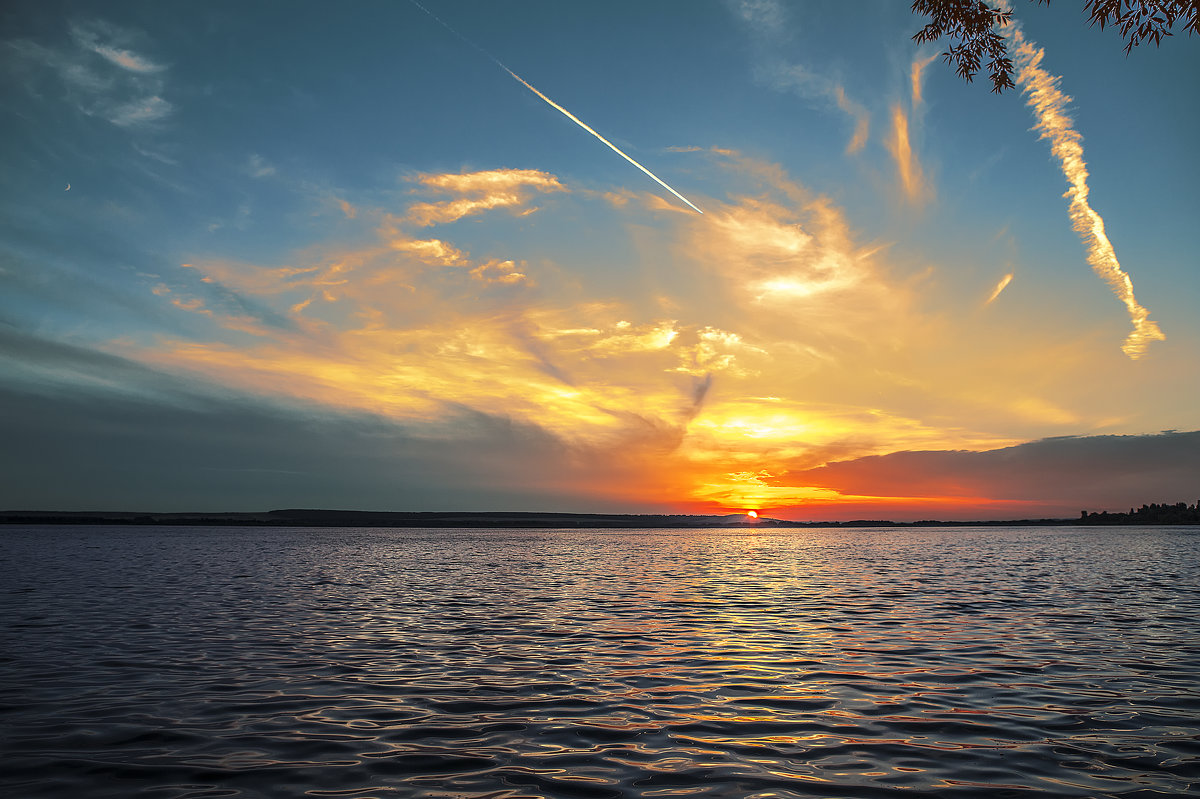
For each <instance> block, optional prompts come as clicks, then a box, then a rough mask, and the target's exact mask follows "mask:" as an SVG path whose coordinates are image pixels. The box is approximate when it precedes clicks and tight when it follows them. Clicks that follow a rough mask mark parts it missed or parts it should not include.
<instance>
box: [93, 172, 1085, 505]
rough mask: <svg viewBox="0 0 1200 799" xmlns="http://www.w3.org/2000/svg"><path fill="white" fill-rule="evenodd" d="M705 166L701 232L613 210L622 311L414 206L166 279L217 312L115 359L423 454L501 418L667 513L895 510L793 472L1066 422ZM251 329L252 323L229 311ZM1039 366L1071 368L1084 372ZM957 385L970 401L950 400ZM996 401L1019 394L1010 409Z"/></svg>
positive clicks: (775, 179) (544, 265)
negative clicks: (440, 231)
mask: <svg viewBox="0 0 1200 799" xmlns="http://www.w3.org/2000/svg"><path fill="white" fill-rule="evenodd" d="M719 163H720V164H722V165H723V167H722V168H725V169H727V170H728V171H729V173H730V174H731V175H732V176H733V177H734V178H736V179H737V180H740V181H742V182H743V183H744V184H745V185H746V187H747V188H746V193H744V194H742V195H740V196H736V197H733V198H731V199H729V200H728V201H726V202H724V203H722V202H719V201H715V200H714V201H713V202H711V203H707V202H706V208H707V209H708V213H707V214H706V215H705V216H703V217H701V216H699V215H696V214H690V213H686V212H684V213H680V211H679V208H678V207H676V206H673V207H669V208H664V209H663V211H662V212H661V213H659V212H655V211H653V210H648V207H646V206H642V207H634V205H633V204H632V203H631V204H629V206H627V207H622V206H615V207H612V213H617V214H622V213H623V214H627V216H628V219H629V220H630V222H629V224H630V228H629V229H630V231H631V232H632V231H644V229H645V226H646V225H647V218H648V215H649V214H656V213H657V216H653V217H652V221H653V223H654V224H655V225H657V227H656V228H655V235H654V236H653V237H651V238H649V239H644V240H643V241H644V243H645V245H646V249H645V250H644V251H643V252H641V253H640V254H639V256H638V257H640V258H642V259H643V261H642V262H640V263H638V264H635V265H634V266H636V269H634V270H631V271H632V272H634V273H635V274H640V275H646V274H648V273H651V272H653V271H654V270H658V271H659V275H660V279H659V280H658V281H657V282H656V285H655V286H654V288H653V291H650V292H646V293H645V295H644V296H641V295H637V294H636V293H635V292H623V293H622V295H623V298H622V297H618V296H614V295H613V292H612V290H611V286H612V283H611V279H610V277H609V276H608V275H607V274H604V273H603V270H597V269H590V268H580V269H577V270H575V271H574V272H571V273H568V272H567V268H568V267H569V266H570V264H569V263H566V264H563V263H556V262H555V259H554V258H551V257H550V256H549V255H546V254H540V255H539V256H538V257H536V258H535V257H529V258H525V257H523V256H524V253H521V252H506V251H505V250H506V248H507V245H503V244H501V243H499V241H489V240H487V239H486V238H481V237H479V236H476V237H475V238H473V239H472V246H471V249H472V250H474V251H476V252H474V253H473V252H471V251H468V250H467V249H466V248H465V247H464V246H462V245H461V244H460V242H459V240H458V239H457V235H456V232H451V233H447V234H446V235H444V236H441V237H439V238H431V237H416V236H414V235H413V234H412V232H411V230H412V229H413V228H414V227H420V225H421V220H422V219H423V218H424V217H421V216H420V215H419V214H418V215H416V216H414V212H413V208H421V207H423V204H424V206H425V207H427V206H429V205H430V201H429V199H428V197H427V196H426V195H423V194H420V193H418V195H417V196H416V197H415V198H414V199H413V202H412V204H411V205H410V206H409V207H407V208H401V209H396V210H395V211H394V213H391V214H388V213H383V212H382V211H381V210H380V211H373V212H371V213H364V214H360V217H363V218H369V219H382V220H383V222H382V223H381V224H380V225H379V226H378V227H377V228H376V229H375V230H374V231H373V233H374V236H375V238H374V240H369V241H366V242H363V241H361V239H360V240H359V241H358V242H357V243H356V244H355V245H354V246H338V245H336V244H333V243H331V244H327V245H322V246H319V247H313V248H310V249H308V250H304V251H299V252H296V253H291V254H289V256H288V257H287V259H286V260H287V263H286V264H284V265H279V264H264V265H256V264H248V263H239V262H231V261H221V260H215V261H212V262H202V261H194V262H193V263H192V264H191V265H190V268H189V270H187V271H189V272H191V273H193V274H196V275H197V276H198V277H199V278H200V283H201V284H202V286H203V285H205V281H207V284H206V285H207V286H208V288H209V289H211V291H212V292H213V294H212V296H213V297H214V298H215V297H218V296H224V295H220V292H226V293H231V294H232V295H235V297H236V298H238V299H237V301H236V302H235V301H233V300H230V301H228V302H226V303H225V305H227V306H228V307H219V306H221V303H218V302H217V301H216V300H215V299H214V301H213V303H211V305H212V308H214V309H217V312H216V313H214V314H213V315H212V316H211V317H210V318H211V320H212V325H213V329H212V333H211V336H210V338H209V340H191V341H183V340H163V341H159V342H155V343H142V344H134V343H130V342H123V343H121V344H119V345H114V347H115V348H116V349H118V350H119V351H120V352H121V353H123V354H126V355H131V356H134V357H136V358H137V359H139V360H141V361H143V362H147V363H152V364H154V365H156V366H159V367H161V368H163V369H168V370H173V371H187V372H193V373H199V374H202V375H204V376H205V377H207V378H208V379H210V380H212V381H214V382H218V383H220V384H221V385H225V386H230V387H236V388H239V389H241V390H244V391H248V392H252V393H256V394H263V395H268V396H273V397H281V398H283V399H285V400H288V401H301V402H305V403H310V404H314V405H316V406H319V407H327V408H331V409H337V410H341V411H351V412H356V413H360V412H367V413H371V414H377V415H379V416H382V417H385V418H387V419H390V420H392V421H393V422H395V423H397V424H400V425H404V426H407V427H411V428H414V429H419V430H421V431H422V435H424V436H426V437H431V438H435V439H436V438H438V437H442V438H445V439H447V440H449V439H453V438H454V437H455V436H456V435H457V431H458V430H459V428H460V427H461V419H462V418H463V417H464V414H466V415H472V414H473V415H476V416H478V417H487V418H494V419H503V420H507V421H506V423H510V424H513V425H518V426H520V427H521V428H522V429H529V430H539V431H541V432H542V433H544V434H545V436H546V437H547V439H548V440H551V441H554V442H556V443H557V445H558V446H559V447H561V457H562V459H563V470H562V474H563V477H562V479H563V480H564V481H567V482H570V481H577V483H576V484H572V485H573V487H572V488H571V490H573V491H577V492H582V493H585V494H586V493H591V494H594V495H597V496H600V495H603V496H607V497H611V498H614V501H615V500H619V499H620V498H622V497H625V498H627V499H629V500H630V501H634V500H636V501H641V502H651V501H660V502H661V501H664V498H670V501H673V502H677V503H679V506H680V507H689V508H707V509H714V508H719V507H729V508H747V507H757V508H760V509H761V508H776V509H778V508H780V507H785V506H789V505H792V506H797V507H799V506H803V507H804V508H810V507H824V506H829V507H839V503H841V505H840V506H844V507H852V506H853V507H876V505H877V504H878V503H881V502H884V501H885V500H886V501H887V502H892V503H893V504H894V503H896V502H901V501H903V498H900V499H896V498H887V497H882V498H881V497H879V496H872V495H871V492H869V491H866V490H864V489H863V488H862V487H859V486H855V487H854V489H853V490H850V489H849V488H845V487H843V486H840V485H832V484H821V483H820V482H818V481H815V480H814V479H813V477H812V470H813V469H816V468H819V467H821V466H823V465H825V464H828V463H832V462H837V461H843V460H846V459H855V458H862V457H866V456H871V455H882V454H886V453H890V452H894V451H896V450H903V449H947V448H948V449H980V448H994V447H997V446H1004V445H1008V444H1012V443H1016V442H1015V441H1014V439H1013V438H1011V437H1010V436H1009V435H1007V434H1000V433H997V432H996V427H995V426H989V425H984V426H982V428H981V427H978V426H975V425H974V422H975V420H978V419H980V418H985V419H991V418H997V419H1004V420H1018V421H1021V423H1022V424H1028V425H1030V426H1031V428H1036V429H1039V430H1041V429H1048V430H1051V431H1053V430H1055V429H1057V428H1055V427H1054V426H1055V425H1066V424H1072V425H1078V424H1086V423H1088V419H1087V418H1085V417H1083V416H1081V415H1080V414H1079V413H1078V412H1076V411H1075V410H1074V409H1073V408H1071V407H1070V406H1069V404H1066V403H1062V402H1059V401H1057V400H1056V401H1054V402H1051V401H1049V400H1047V399H1046V396H1045V395H1043V394H1040V393H1039V392H1038V390H1037V388H1036V386H1035V384H1034V382H1033V381H1032V380H1030V379H1029V375H1030V374H1032V373H1033V371H1037V372H1038V373H1039V374H1041V372H1040V371H1039V370H1037V369H1036V364H1029V363H1025V362H1023V361H1022V360H1021V359H1020V358H1019V357H1017V355H1016V354H1013V356H1012V357H1011V358H1010V359H1008V360H1003V359H999V358H997V357H991V358H989V359H986V360H981V358H980V354H979V350H978V347H976V346H973V345H974V342H973V341H972V340H971V339H970V337H969V336H964V335H961V333H957V334H956V332H955V331H948V329H947V327H946V326H947V325H949V324H951V322H952V321H953V320H949V319H947V318H944V316H943V315H939V314H938V313H936V312H931V311H930V308H929V307H928V305H927V304H926V303H927V297H926V294H927V292H926V289H925V287H924V285H923V284H921V283H920V282H919V280H922V279H927V278H914V277H905V276H904V275H902V274H900V273H899V272H897V271H895V270H894V268H893V267H891V266H890V265H889V264H888V263H887V262H886V261H885V260H884V257H885V255H886V252H887V248H886V246H885V245H884V244H881V243H878V242H867V243H859V242H858V241H856V238H855V236H854V234H853V233H852V232H851V229H850V225H849V224H848V222H847V220H846V218H845V215H844V214H843V212H842V211H841V209H840V208H838V207H837V206H836V205H835V204H834V203H832V202H831V201H830V200H829V199H828V198H824V197H821V196H816V195H813V194H812V193H811V192H809V191H807V190H806V189H805V188H804V187H802V186H800V185H799V184H797V183H796V182H795V181H794V180H792V179H791V178H789V177H788V176H787V174H786V173H784V172H783V170H781V169H780V168H779V167H778V166H776V165H773V164H766V163H761V162H755V161H753V160H751V159H746V158H743V157H742V156H740V155H738V154H736V153H725V154H721V160H720V161H719ZM414 182H415V183H416V184H417V186H418V187H419V188H418V191H419V192H421V191H425V190H426V189H427V190H428V191H432V192H461V193H469V194H472V195H473V196H474V197H476V198H482V197H486V196H494V194H489V192H491V193H494V192H496V191H509V190H513V187H514V186H517V187H524V188H517V189H515V191H517V192H518V193H521V192H525V194H522V195H521V196H522V197H523V199H521V200H520V201H519V202H520V203H524V202H527V201H528V200H529V199H530V198H531V197H532V196H534V195H533V193H532V192H536V191H538V189H536V188H529V187H530V186H541V187H550V188H552V187H554V186H557V185H560V184H558V181H557V179H556V178H554V177H553V176H549V175H545V174H544V173H530V172H528V171H524V172H523V171H492V172H485V173H464V174H457V175H446V176H435V175H422V176H421V177H420V178H419V179H417V180H415V181H414ZM455 199H464V198H463V197H456V198H455ZM585 199H586V198H585ZM452 201H453V200H452ZM581 201H582V200H581ZM492 207H493V208H497V209H499V208H508V209H509V210H512V209H513V208H519V207H523V206H521V205H520V204H519V203H518V204H517V205H505V204H503V203H501V204H496V205H493V206H492ZM482 212H483V211H482V210H481V211H480V213H482ZM451 216H453V214H452V213H449V212H447V215H446V218H449V217H451ZM503 219H504V217H500V220H499V221H500V222H502V221H503ZM499 227H503V225H499ZM370 232H371V231H367V233H368V234H369V233H370ZM631 234H632V233H631ZM639 235H640V233H639ZM656 248H657V249H656ZM583 255H584V256H590V255H591V253H583ZM558 257H559V258H564V259H565V258H569V257H571V253H570V252H563V253H559V255H558ZM606 287H608V288H606ZM206 296H208V295H206ZM165 299H167V300H168V301H171V300H176V301H178V302H180V303H181V304H180V307H187V303H188V301H187V300H179V297H178V296H175V295H172V296H170V297H166V298H165ZM208 307H209V306H208V305H204V304H203V303H201V304H197V305H195V306H194V307H192V308H191V310H193V312H198V311H199V309H201V308H204V309H206V310H207V309H208ZM256 307H262V308H264V309H265V311H266V312H267V313H269V314H270V315H271V318H272V319H274V320H275V321H272V322H271V323H269V324H268V322H267V321H266V317H265V316H264V318H263V319H258V318H256V317H254V315H253V314H252V313H251V312H249V311H248V310H246V309H250V308H256ZM976 316H979V315H976ZM991 316H998V314H992V315H991ZM1061 360H1062V361H1063V362H1065V363H1076V362H1077V363H1079V364H1080V366H1079V368H1081V369H1086V368H1088V362H1087V360H1086V358H1077V357H1071V358H1065V357H1064V358H1062V359H1061ZM971 370H975V372H977V373H978V374H979V375H980V378H979V380H974V379H973V378H972V379H969V380H964V381H961V382H963V383H965V384H966V387H963V386H959V385H958V382H959V381H957V376H958V375H963V374H968V373H970V374H974V373H975V372H972V371H971ZM1022 370H1025V371H1022ZM993 373H994V374H993ZM946 374H952V375H955V376H956V379H955V381H953V382H952V383H951V384H950V385H947V384H946V383H945V380H944V376H945V375H946ZM901 375H903V376H901ZM1064 379H1069V375H1067V376H1065V377H1064ZM1012 385H1026V386H1029V387H1030V388H1028V389H1027V390H1026V391H1025V392H1024V393H1023V394H1019V395H1018V394H1017V393H1014V392H1013V391H1012V390H1011V386H1012ZM1005 387H1007V388H1005ZM981 409H983V410H981ZM1022 420H1023V421H1022ZM1039 426H1040V427H1039ZM568 467H569V468H568ZM564 490H565V489H564ZM939 496H950V494H949V493H946V492H943V493H942V494H940V495H939ZM926 499H928V498H926ZM922 501H925V500H922ZM854 503H858V504H857V505H855V504H854ZM872 503H875V504H872ZM880 507H882V506H880ZM922 507H925V506H922Z"/></svg>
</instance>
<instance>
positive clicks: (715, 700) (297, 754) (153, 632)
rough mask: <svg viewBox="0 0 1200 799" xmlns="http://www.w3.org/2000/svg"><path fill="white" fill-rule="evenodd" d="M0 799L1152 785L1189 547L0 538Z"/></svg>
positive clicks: (648, 536)
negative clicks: (5, 798) (1, 630)
mask: <svg viewBox="0 0 1200 799" xmlns="http://www.w3.org/2000/svg"><path fill="white" fill-rule="evenodd" d="M0 554H2V562H0V627H2V629H3V633H2V638H0V794H3V795H5V796H13V797H29V798H30V799H33V798H36V797H60V796H62V797H68V796H69V797H87V798H88V799H92V798H93V797H126V796H152V797H268V796H269V797H294V796H312V797H397V796H401V797H410V796H411V797H442V798H443V799H449V798H450V797H460V798H463V799H465V798H466V797H490V798H493V799H502V798H509V799H516V797H675V796H696V797H847V796H862V797H874V796H884V797H886V796H905V797H912V796H938V797H958V796H963V797H966V796H1006V797H1007V796H1014V797H1015V796H1023V795H1030V794H1035V793H1038V794H1044V795H1052V796H1131V797H1152V796H1154V797H1158V796H1177V795H1182V794H1185V793H1187V792H1189V791H1195V790H1197V789H1200V530H1198V529H1196V528H1192V529H1186V528H1174V529H1172V528H1123V529H1121V528H1099V529H1086V528H1016V529H999V528H938V529H905V530H836V529H794V530H726V531H720V530H671V531H658V530H651V531H614V530H586V531H575V530H515V531H506V530H499V531H496V530H383V529H336V530H335V529H270V528H178V527H154V528H141V527H115V528H104V527H31V528H20V527H9V528H0Z"/></svg>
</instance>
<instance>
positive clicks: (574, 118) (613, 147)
mask: <svg viewBox="0 0 1200 799" xmlns="http://www.w3.org/2000/svg"><path fill="white" fill-rule="evenodd" d="M409 1H410V2H411V3H412V4H413V5H414V6H416V7H417V8H419V9H421V10H422V11H424V12H425V13H426V14H428V15H429V16H430V17H431V18H432V19H433V20H434V21H435V22H437V23H438V24H440V25H441V26H442V27H443V28H445V29H446V30H448V31H450V32H451V33H453V34H454V35H455V36H457V37H458V38H459V39H461V40H462V41H463V42H465V43H467V44H469V45H471V47H473V48H475V49H476V50H478V51H479V52H480V53H483V55H485V56H487V57H488V59H489V60H491V61H492V62H494V63H495V64H496V66H498V67H500V68H501V69H502V70H504V71H505V72H507V73H508V74H509V75H511V76H512V77H513V78H514V79H515V80H516V81H517V82H519V83H520V84H521V85H522V86H524V87H525V88H526V89H529V91H531V92H533V93H534V94H536V95H537V96H538V97H540V98H542V99H543V100H545V101H546V102H547V103H548V104H549V105H550V106H551V107H552V108H554V109H556V110H558V111H561V112H562V114H563V115H564V116H565V117H566V118H567V119H569V120H571V121H572V122H574V123H575V124H576V125H578V126H579V127H581V128H583V129H584V130H586V131H587V132H588V133H590V134H592V135H593V136H595V137H596V138H597V139H599V140H600V141H602V142H604V143H605V144H606V145H608V147H609V148H610V149H611V150H612V151H613V152H614V153H616V154H617V155H619V156H621V157H622V158H624V159H625V160H626V161H628V162H629V163H631V164H633V165H634V166H636V167H637V168H638V169H640V170H642V171H643V172H645V173H646V174H647V175H649V176H650V178H651V179H652V180H654V182H655V183H657V184H658V185H660V186H662V187H663V188H664V189H666V190H667V191H669V192H671V193H672V194H674V195H675V196H676V197H678V198H679V199H681V200H683V201H684V202H685V203H686V204H687V205H688V207H689V208H691V209H692V210H693V211H695V212H696V213H698V214H703V213H704V212H703V211H701V210H700V209H699V208H697V207H696V205H695V204H694V203H693V202H692V201H691V200H689V199H688V198H687V197H684V196H683V195H682V194H680V193H679V192H677V191H675V190H674V189H673V188H671V187H670V186H668V185H667V184H666V183H665V182H664V181H663V180H662V178H660V177H659V176H658V175H656V174H654V173H653V172H651V171H650V170H649V169H646V167H644V166H642V165H641V164H639V163H638V162H637V161H634V160H633V159H632V158H630V157H629V156H628V155H626V154H625V153H623V152H621V150H620V149H618V147H617V145H615V144H613V143H612V142H610V141H609V140H608V139H606V138H604V137H603V136H601V135H600V134H599V133H597V132H596V131H595V130H593V129H592V128H591V127H590V126H589V125H588V124H587V123H585V122H584V121H583V120H582V119H580V118H579V117H577V116H575V115H574V114H572V113H571V112H570V111H568V110H567V109H565V108H563V107H562V106H561V105H559V104H558V103H556V102H554V101H553V100H551V99H550V98H549V97H547V96H546V95H544V94H542V93H541V92H539V91H538V90H537V89H535V88H534V87H533V86H532V85H531V84H530V83H529V81H527V80H525V79H524V78H522V77H521V76H520V75H518V74H517V73H515V72H513V71H512V70H511V69H509V68H508V67H506V66H504V64H503V63H502V62H501V61H500V59H498V58H496V57H495V56H494V55H492V54H491V53H489V52H488V51H487V50H484V49H483V48H482V47H480V46H479V45H477V44H475V42H473V41H471V40H470V39H468V38H467V37H466V36H463V35H462V34H461V33H459V32H458V31H456V30H454V28H451V27H450V26H449V25H447V24H446V23H445V22H444V21H442V19H441V18H440V17H438V16H437V15H436V14H434V13H433V12H432V11H430V10H429V9H428V8H426V7H425V6H423V5H421V4H420V3H418V2H417V0H409Z"/></svg>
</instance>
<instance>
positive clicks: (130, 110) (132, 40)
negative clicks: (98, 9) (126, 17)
mask: <svg viewBox="0 0 1200 799" xmlns="http://www.w3.org/2000/svg"><path fill="white" fill-rule="evenodd" d="M68 33H69V34H70V41H71V45H72V46H69V47H51V46H47V45H43V44H41V43H38V42H35V41H30V40H16V41H10V42H7V43H6V45H7V47H8V49H9V50H10V51H11V52H13V53H15V54H16V56H17V58H18V60H19V61H20V63H21V67H22V68H23V69H24V70H41V71H48V72H49V73H50V74H52V75H54V76H57V78H58V79H59V80H60V81H61V84H62V86H63V87H64V88H65V89H66V97H67V99H68V100H69V101H70V102H72V103H73V104H74V105H75V106H76V107H77V108H78V109H79V110H80V111H82V112H83V113H85V114H88V115H89V116H98V117H101V118H104V119H107V120H108V121H109V122H111V123H112V124H114V125H117V126H118V127H122V128H126V129H130V130H144V129H152V128H153V127H154V126H155V125H156V124H157V123H160V122H162V121H163V120H165V119H167V118H168V117H169V116H170V115H171V114H172V113H173V112H174V106H173V105H172V103H171V102H170V101H168V100H167V99H165V98H164V97H163V95H164V94H165V93H166V73H167V67H166V66H165V65H164V64H161V63H159V62H158V61H155V60H154V59H152V58H151V57H149V56H147V55H144V54H143V53H141V52H138V51H137V50H135V49H134V47H135V46H136V45H137V44H138V43H140V42H142V41H144V39H145V37H144V36H143V35H141V34H139V33H137V32H135V31H133V30H130V29H127V28H123V27H120V26H118V25H114V24H112V23H110V22H107V21H104V20H101V19H87V20H81V19H77V20H74V21H72V22H70V23H69V25H68Z"/></svg>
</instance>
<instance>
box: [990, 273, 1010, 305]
mask: <svg viewBox="0 0 1200 799" xmlns="http://www.w3.org/2000/svg"><path fill="white" fill-rule="evenodd" d="M1012 279H1013V273H1012V272H1009V273H1008V274H1007V275H1005V276H1004V277H1002V278H1000V282H999V283H997V284H996V288H994V289H992V293H991V295H989V296H988V298H987V300H985V301H984V303H983V304H984V305H991V304H992V302H994V301H995V299H996V298H997V297H999V296H1000V292H1002V291H1004V289H1006V288H1007V287H1008V284H1009V283H1011V282H1012Z"/></svg>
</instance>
